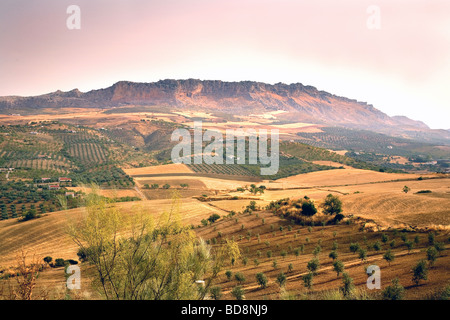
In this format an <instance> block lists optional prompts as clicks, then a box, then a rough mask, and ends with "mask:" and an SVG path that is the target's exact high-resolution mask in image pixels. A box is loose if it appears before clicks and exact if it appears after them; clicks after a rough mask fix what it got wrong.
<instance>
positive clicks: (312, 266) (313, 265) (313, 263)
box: [306, 258, 320, 273]
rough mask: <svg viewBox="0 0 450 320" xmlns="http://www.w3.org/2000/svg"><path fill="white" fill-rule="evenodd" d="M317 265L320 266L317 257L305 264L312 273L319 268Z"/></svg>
mask: <svg viewBox="0 0 450 320" xmlns="http://www.w3.org/2000/svg"><path fill="white" fill-rule="evenodd" d="M319 267H320V262H319V259H317V258H314V259H312V260H310V261H309V262H308V264H307V265H306V268H307V269H308V270H309V271H310V272H312V273H315V272H316V271H317V270H318V269H319Z"/></svg>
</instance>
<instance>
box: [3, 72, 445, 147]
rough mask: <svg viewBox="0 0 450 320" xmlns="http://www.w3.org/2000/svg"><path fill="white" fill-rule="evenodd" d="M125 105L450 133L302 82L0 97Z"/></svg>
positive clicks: (32, 106) (29, 109)
mask: <svg viewBox="0 0 450 320" xmlns="http://www.w3.org/2000/svg"><path fill="white" fill-rule="evenodd" d="M127 105H132V106H135V105H139V106H142V105H145V106H153V105H157V106H166V107H167V108H168V110H169V109H173V108H176V109H181V110H201V111H207V112H221V113H228V114H231V115H246V114H247V115H248V114H256V113H264V112H270V111H276V110H283V111H286V112H285V113H284V114H283V117H281V119H284V120H285V121H287V120H289V121H297V122H307V123H316V124H322V125H328V126H341V127H347V128H356V129H365V130H372V131H375V132H381V133H385V134H390V135H395V136H402V137H405V138H414V139H418V140H422V141H427V142H433V143H443V144H450V132H449V131H448V130H432V129H430V128H429V127H428V126H427V125H426V124H424V123H423V122H421V121H415V120H411V119H409V118H407V117H405V116H394V117H390V116H388V115H387V114H385V113H383V112H381V111H380V110H378V109H376V108H374V107H373V106H372V105H370V104H368V103H366V102H361V101H357V100H354V99H349V98H346V97H340V96H337V95H333V94H331V93H328V92H325V91H320V90H318V89H316V88H315V87H313V86H305V85H303V84H301V83H294V84H284V83H277V84H267V83H262V82H254V81H241V82H225V81H220V80H196V79H187V80H170V79H168V80H160V81H157V82H151V83H136V82H129V81H120V82H117V83H115V84H114V85H112V86H110V87H108V88H104V89H98V90H91V91H88V92H85V93H83V92H81V91H79V90H78V89H74V90H71V91H68V92H62V91H59V90H58V91H56V92H53V93H49V94H44V95H39V96H33V97H19V96H7V97H0V113H3V114H12V113H24V114H27V113H28V114H29V113H39V111H40V110H43V109H48V108H50V109H53V108H58V109H59V108H105V109H108V108H113V107H121V106H127Z"/></svg>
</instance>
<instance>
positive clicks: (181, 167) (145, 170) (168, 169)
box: [123, 163, 193, 176]
mask: <svg viewBox="0 0 450 320" xmlns="http://www.w3.org/2000/svg"><path fill="white" fill-rule="evenodd" d="M123 171H125V173H126V174H128V175H130V176H137V175H146V174H148V175H151V174H165V173H193V171H192V170H191V169H189V167H188V166H187V165H185V164H181V163H175V164H164V165H160V166H150V167H142V168H132V169H123Z"/></svg>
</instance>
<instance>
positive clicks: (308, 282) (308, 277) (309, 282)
mask: <svg viewBox="0 0 450 320" xmlns="http://www.w3.org/2000/svg"><path fill="white" fill-rule="evenodd" d="M302 280H303V285H304V286H305V288H308V289H311V288H312V286H313V280H314V274H313V273H312V272H309V273H307V274H305V275H304V276H302Z"/></svg>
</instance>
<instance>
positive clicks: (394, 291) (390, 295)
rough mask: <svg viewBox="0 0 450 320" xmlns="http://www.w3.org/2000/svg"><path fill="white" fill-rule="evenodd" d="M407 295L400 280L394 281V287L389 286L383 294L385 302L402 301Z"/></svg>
mask: <svg viewBox="0 0 450 320" xmlns="http://www.w3.org/2000/svg"><path fill="white" fill-rule="evenodd" d="M404 293H405V288H403V286H402V285H400V283H399V281H398V278H395V279H394V280H392V285H390V286H387V287H386V288H385V289H384V290H383V292H382V297H383V300H402V299H403V295H404Z"/></svg>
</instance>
